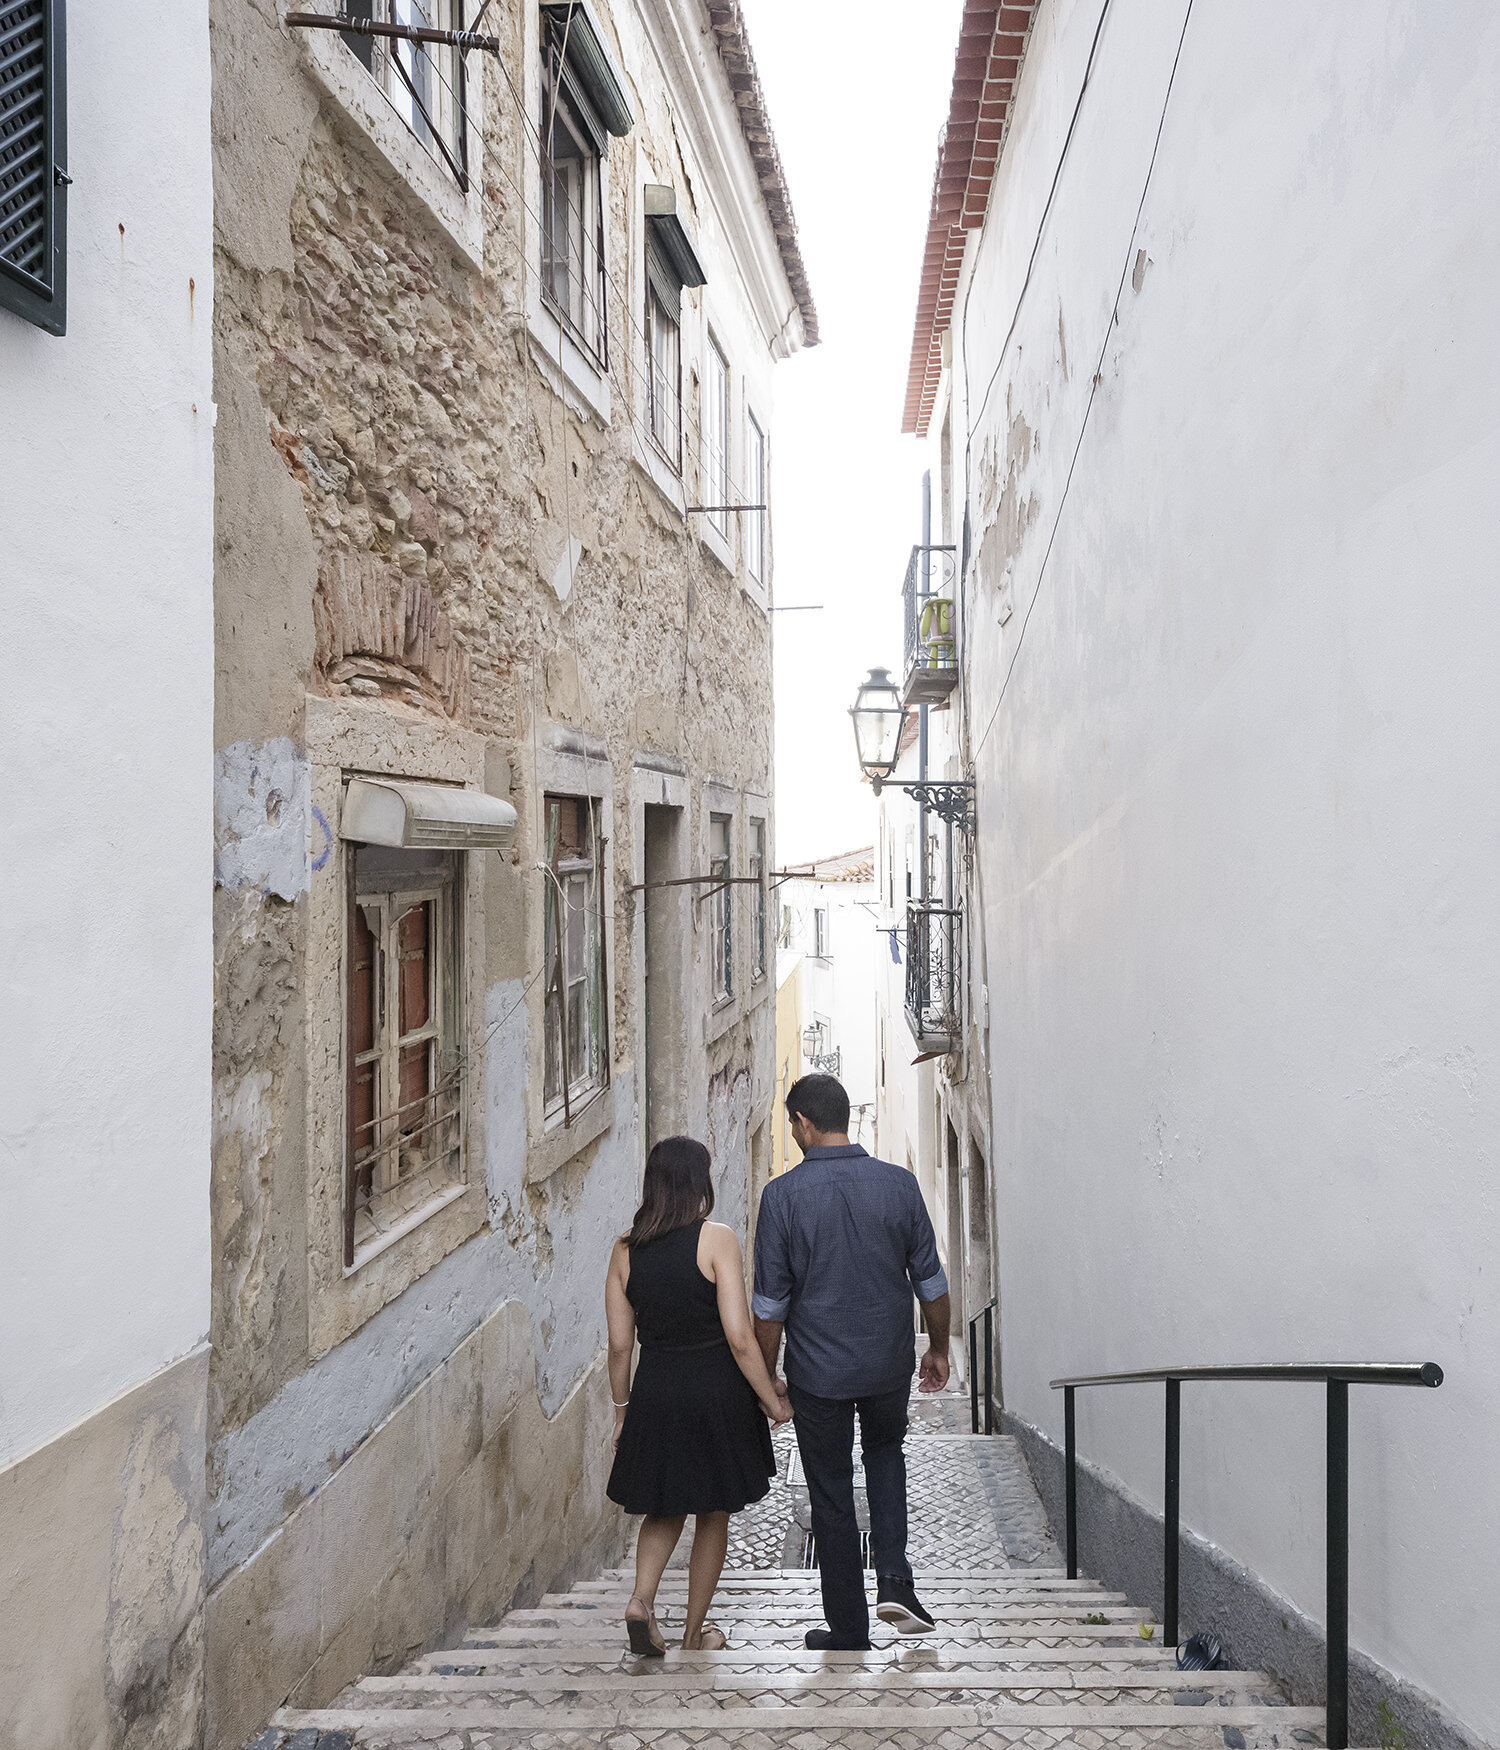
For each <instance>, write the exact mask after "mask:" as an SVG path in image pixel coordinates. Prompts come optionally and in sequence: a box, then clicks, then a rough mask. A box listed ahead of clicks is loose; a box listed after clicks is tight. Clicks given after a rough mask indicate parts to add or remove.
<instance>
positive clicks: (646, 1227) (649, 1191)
mask: <svg viewBox="0 0 1500 1750" xmlns="http://www.w3.org/2000/svg"><path fill="white" fill-rule="evenodd" d="M711 1164H712V1163H711V1161H710V1158H709V1153H708V1150H707V1149H706V1148H705V1147H704V1146H703V1144H702V1143H701V1142H694V1141H693V1139H692V1137H690V1136H664V1137H663V1138H662V1139H661V1141H660V1142H659V1143H657V1145H656V1147H655V1148H653V1149H652V1151H651V1153H650V1154H649V1155H647V1156H646V1182H645V1184H644V1185H642V1187H641V1206H640V1208H639V1209H638V1210H636V1212H635V1220H634V1221H633V1222H632V1223H631V1224H630V1232H629V1233H628V1234H626V1236H625V1244H626V1245H627V1246H643V1245H645V1243H646V1241H647V1240H658V1239H660V1238H661V1236H662V1235H663V1234H669V1233H671V1232H672V1231H673V1230H674V1229H675V1228H679V1227H686V1226H687V1224H688V1223H689V1222H690V1221H701V1220H702V1219H703V1217H704V1216H707V1215H711V1214H712V1213H713V1207H714V1182H713V1179H712V1177H711V1176H710V1172H709V1168H710V1166H711Z"/></svg>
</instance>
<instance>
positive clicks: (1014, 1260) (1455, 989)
mask: <svg viewBox="0 0 1500 1750" xmlns="http://www.w3.org/2000/svg"><path fill="white" fill-rule="evenodd" d="M969 11H970V12H971V13H973V14H974V15H975V19H976V21H977V22H976V23H975V31H976V35H975V39H974V40H975V42H976V43H977V42H979V36H978V34H977V33H978V31H979V28H980V24H981V23H982V22H983V21H980V20H978V15H979V14H980V13H983V12H985V11H986V8H984V7H983V6H980V5H977V4H976V5H975V6H972V7H971V8H970V9H969ZM988 13H989V15H990V24H991V25H993V24H994V23H995V16H994V15H995V13H996V9H995V8H994V7H990V8H988ZM1000 31H1001V32H1002V33H1010V35H1005V36H1002V35H1000V34H997V35H996V36H995V38H994V44H993V47H991V46H990V44H989V41H988V39H986V40H985V42H984V43H983V44H981V49H982V51H983V54H988V55H989V56H990V62H989V71H988V72H986V69H985V66H984V65H983V55H981V65H980V74H981V77H993V78H994V79H995V81H996V90H995V94H994V95H995V107H994V108H993V109H985V108H983V107H981V109H980V111H979V113H980V116H981V121H980V123H979V127H980V131H981V133H982V132H983V130H984V128H985V127H987V126H989V125H990V122H991V121H994V122H995V126H996V134H997V135H998V134H1000V133H1003V139H1002V138H998V137H990V138H988V139H987V140H985V141H982V142H981V146H976V147H975V148H974V150H973V152H972V156H971V158H970V160H969V161H968V163H967V166H966V165H965V164H964V163H961V162H958V161H957V154H958V147H957V145H956V144H955V142H958V141H959V140H960V135H961V129H959V128H956V127H955V124H954V123H952V122H950V132H949V140H948V143H947V146H946V147H945V151H946V152H947V154H948V156H947V158H946V159H945V162H944V166H943V171H942V174H941V175H940V178H939V184H938V191H937V193H936V195H935V197H934V207H933V221H932V231H931V232H930V234H929V254H928V264H927V266H928V273H927V276H926V278H925V279H924V290H923V303H922V309H921V311H920V312H919V318H918V336H917V345H916V347H915V349H914V354H913V369H912V379H911V395H910V399H909V401H908V423H909V426H910V427H912V428H914V429H917V430H919V432H920V433H921V434H922V435H924V436H926V437H927V439H928V441H929V442H930V444H931V453H932V466H933V471H934V479H935V480H937V479H941V481H942V499H943V503H944V508H945V512H946V513H947V514H946V516H945V524H946V527H947V528H948V529H949V530H950V531H951V532H952V533H951V538H953V539H954V540H956V541H958V542H960V543H961V546H962V552H963V559H964V567H963V587H962V597H961V610H962V622H961V628H960V639H961V650H962V658H961V666H962V670H963V681H962V686H961V688H960V690H959V692H958V693H956V694H955V709H956V710H957V711H958V713H959V717H958V722H957V726H956V727H957V735H956V739H955V742H954V752H955V753H956V755H957V756H958V759H959V760H960V762H961V765H960V767H959V769H960V770H963V771H965V772H967V773H969V774H971V775H972V777H973V779H974V781H975V784H976V806H977V812H978V822H979V825H978V832H977V836H976V838H975V841H974V849H975V856H974V866H973V869H972V872H971V875H970V878H969V880H968V882H967V884H966V888H965V905H966V907H967V909H968V916H969V920H970V925H969V939H970V943H971V951H972V953H973V955H974V959H973V961H972V963H971V968H970V975H969V979H968V981H967V998H966V1001H967V1010H966V1016H965V1033H964V1038H965V1043H966V1049H967V1051H968V1053H969V1058H968V1061H969V1062H970V1064H972V1063H973V1062H974V1061H976V1060H981V1061H983V1062H984V1063H986V1064H987V1066H988V1076H989V1083H988V1088H987V1092H986V1097H985V1099H984V1101H983V1105H984V1108H985V1110H984V1114H983V1117H984V1121H985V1123H986V1124H987V1127H988V1130H989V1134H990V1136H991V1138H992V1141H993V1152H992V1155H991V1160H992V1164H993V1179H994V1232H995V1245H996V1263H997V1268H998V1287H999V1292H1000V1297H1001V1313H1002V1354H1003V1376H1002V1385H1003V1393H1004V1404H1005V1410H1006V1415H1007V1424H1006V1425H1007V1428H1008V1429H1009V1430H1011V1431H1013V1432H1016V1433H1019V1434H1020V1435H1021V1437H1022V1439H1023V1441H1024V1442H1025V1443H1026V1446H1027V1450H1028V1453H1029V1454H1030V1456H1031V1458H1032V1460H1033V1463H1034V1466H1035V1468H1036V1470H1037V1474H1038V1477H1039V1480H1041V1481H1042V1482H1043V1484H1044V1492H1047V1493H1049V1498H1050V1499H1051V1500H1052V1501H1053V1502H1054V1503H1057V1502H1058V1500H1059V1496H1058V1493H1057V1484H1058V1480H1059V1472H1060V1460H1059V1456H1058V1445H1059V1443H1060V1441H1061V1438H1062V1404H1061V1401H1060V1396H1061V1394H1059V1393H1056V1392H1053V1391H1050V1390H1049V1389H1048V1381H1049V1380H1050V1379H1051V1378H1053V1377H1056V1376H1059V1375H1067V1374H1077V1373H1088V1372H1096V1371H1106V1370H1114V1369H1124V1368H1129V1367H1148V1366H1170V1365H1175V1364H1186V1363H1192V1362H1202V1363H1206V1364H1215V1363H1217V1364H1224V1363H1231V1362H1244V1361H1267V1362H1280V1361H1299V1360H1306V1361H1354V1360H1382V1361H1383V1360H1398V1359H1399V1360H1403V1361H1424V1360H1428V1359H1434V1360H1437V1361H1438V1362H1440V1363H1441V1365H1442V1366H1443V1367H1444V1369H1445V1370H1446V1373H1447V1378H1446V1380H1445V1382H1444V1384H1443V1387H1442V1389H1441V1390H1440V1391H1438V1392H1395V1391H1386V1392H1382V1391H1378V1390H1368V1391H1364V1392H1360V1391H1359V1390H1356V1391H1355V1393H1354V1401H1353V1406H1352V1410H1351V1466H1352V1481H1351V1491H1352V1493H1351V1526H1352V1529H1351V1542H1352V1548H1353V1556H1352V1564H1351V1599H1350V1610H1351V1639H1352V1648H1353V1651H1352V1661H1351V1676H1352V1704H1353V1712H1352V1721H1351V1726H1352V1731H1353V1734H1354V1737H1353V1741H1356V1742H1367V1743H1368V1742H1375V1741H1377V1740H1378V1741H1380V1742H1383V1743H1413V1744H1414V1743H1424V1744H1434V1745H1436V1744H1459V1743H1469V1744H1474V1743H1481V1742H1484V1743H1488V1742H1493V1741H1494V1739H1495V1737H1496V1735H1497V1733H1500V1684H1497V1675H1496V1663H1495V1660H1494V1657H1493V1646H1492V1643H1493V1638H1494V1637H1493V1634H1492V1632H1491V1628H1490V1620H1491V1618H1492V1616H1493V1611H1492V1609H1491V1608H1490V1605H1489V1603H1488V1578H1487V1575H1488V1565H1487V1557H1486V1556H1485V1555H1484V1554H1483V1553H1482V1552H1486V1551H1488V1550H1490V1549H1492V1548H1494V1547H1495V1546H1496V1544H1497V1541H1500V1522H1497V1520H1496V1512H1497V1502H1500V1476H1497V1473H1496V1469H1495V1466H1496V1457H1495V1454H1496V1451H1497V1442H1496V1438H1495V1424H1496V1414H1497V1404H1500V1374H1497V1371H1496V1362H1495V1357H1496V1356H1497V1354H1500V1343H1497V1333H1500V1322H1497V1321H1500V1300H1497V1298H1496V1287H1495V1283H1494V1281H1493V1276H1494V1271H1493V1269H1492V1265H1491V1260H1492V1258H1493V1254H1494V1250H1495V1243H1496V1238H1497V1226H1496V1212H1495V1199H1494V1195H1493V1178H1494V1174H1493V1160H1492V1148H1491V1143H1490V1141H1489V1139H1490V1138H1491V1137H1492V1136H1493V1134H1494V1131H1495V1119H1496V1094H1495V1088H1496V1078H1495V1071H1496V1063H1497V1059H1500V1034H1497V1021H1500V1003H1497V1002H1496V1000H1495V998H1496V988H1497V976H1496V975H1497V968H1500V933H1497V930H1496V911H1495V906H1494V866H1495V861H1496V850H1497V848H1500V815H1497V812H1496V806H1495V790H1494V786H1493V784H1492V783H1490V782H1489V779H1488V773H1489V762H1488V752H1487V750H1488V749H1489V748H1490V746H1491V745H1492V744H1493V742H1494V740H1495V736H1496V732H1497V728H1500V725H1497V723H1496V697H1497V695H1496V690H1495V687H1494V685H1493V674H1494V671H1495V668H1496V663H1497V659H1500V621H1497V618H1496V612H1495V601H1496V597H1495V591H1494V589H1493V572H1494V562H1493V541H1492V538H1491V523H1492V516H1491V512H1490V504H1491V502H1492V500H1493V496H1494V494H1493V486H1492V479H1493V475H1494V471H1495V461H1496V453H1497V432H1496V420H1495V407H1496V404H1497V389H1500V382H1497V374H1496V358H1497V354H1496V350H1495V347H1494V344H1493V335H1492V320H1491V313H1490V306H1491V302H1492V298H1491V291H1492V287H1493V281H1494V270H1495V266H1496V263H1497V260H1500V230H1497V225H1496V206H1495V202H1494V200H1493V188H1492V175H1491V167H1492V164H1493V160H1494V154H1495V150H1496V145H1497V132H1496V114H1495V106H1494V103H1493V91H1494V85H1495V80H1496V76H1497V69H1500V32H1497V21H1496V19H1495V17H1494V15H1493V13H1492V12H1491V11H1490V9H1488V8H1486V7H1484V6H1477V5H1460V6H1456V7H1451V8H1442V9H1432V8H1427V7H1421V6H1415V5H1409V4H1402V3H1396V0H1392V3H1390V4H1379V5H1373V6H1372V5H1363V4H1335V5H1328V6H1322V7H1317V8H1306V7H1300V6H1295V5H1271V6H1263V7H1257V8H1254V9H1245V8H1236V7H1232V6H1230V7H1224V6H1212V5H1203V4H1201V3H1200V4H1198V5H1196V6H1191V7H1190V6H1188V5H1187V4H1186V0H1161V3H1157V0H1129V3H1123V0H1116V4H1114V5H1113V6H1110V7H1107V8H1103V9H1101V7H1100V6H1099V5H1098V4H1097V3H1095V0H1089V3H1086V4H1085V3H1083V0H1041V3H1040V4H1037V5H1036V6H1034V7H1030V6H1028V7H1024V8H1017V9H1012V10H1010V11H1007V13H1006V14H1005V16H1004V18H1003V19H1001V20H1000ZM969 46H970V47H972V45H969ZM961 52H962V51H961ZM1017 62H1019V66H1018V67H1017V65H1016V63H1017ZM1002 87H1003V89H1002ZM997 118H1003V119H997ZM970 131H971V134H972V132H973V129H972V127H971V130H970ZM981 147H982V149H981ZM965 150H967V148H965ZM949 506H951V511H950V510H949V508H948V507H949ZM951 1061H952V1060H950V1062H951ZM973 1104H974V1103H973V1102H971V1106H972V1105H973ZM971 1116H972V1113H971ZM1182 1407H1183V1423H1182V1426H1183V1484H1182V1515H1183V1524H1184V1527H1185V1532H1186V1536H1185V1546H1184V1548H1185V1553H1184V1558H1183V1559H1184V1564H1185V1566H1184V1570H1183V1572H1184V1581H1183V1585H1184V1592H1183V1611H1184V1622H1185V1628H1186V1627H1194V1628H1196V1627H1200V1626H1201V1627H1205V1628H1214V1629H1216V1630H1218V1631H1219V1632H1221V1633H1222V1634H1223V1635H1224V1636H1225V1639H1226V1641H1227V1642H1228V1644H1229V1646H1230V1649H1231V1652H1232V1654H1233V1656H1235V1657H1236V1658H1237V1659H1239V1660H1240V1661H1241V1662H1243V1663H1246V1664H1247V1665H1252V1666H1259V1667H1262V1668H1268V1669H1270V1670H1271V1671H1273V1672H1274V1673H1276V1674H1277V1675H1278V1676H1279V1677H1280V1678H1281V1679H1282V1680H1283V1682H1284V1683H1286V1685H1287V1686H1288V1687H1289V1689H1290V1691H1291V1693H1292V1694H1293V1696H1294V1697H1295V1698H1297V1699H1303V1698H1316V1697H1318V1696H1319V1695H1320V1694H1321V1683H1322V1677H1321V1648H1320V1642H1321V1638H1322V1623H1323V1620H1324V1616H1323V1612H1324V1592H1323V1587H1324V1575H1323V1562H1324V1547H1323V1488H1324V1477H1323V1467H1324V1446H1323V1438H1324V1436H1323V1426H1322V1418H1323V1404H1322V1394H1321V1393H1319V1392H1318V1391H1317V1390H1316V1389H1306V1388H1302V1389H1294V1388H1278V1389H1267V1388H1256V1387H1247V1386H1234V1385H1221V1386H1215V1387H1205V1388H1202V1389H1201V1390H1191V1389H1189V1388H1187V1387H1184V1390H1183V1399H1182ZM1161 1414H1162V1410H1161V1400H1160V1394H1159V1392H1158V1391H1152V1390H1136V1391H1129V1390H1125V1391H1117V1392H1114V1391H1112V1392H1108V1393H1097V1394H1092V1395H1089V1394H1085V1396H1084V1397H1083V1398H1082V1399H1081V1400H1080V1404H1079V1417H1078V1437H1079V1443H1080V1450H1081V1452H1082V1454H1083V1455H1084V1457H1085V1458H1086V1459H1087V1460H1088V1461H1089V1466H1090V1468H1089V1470H1088V1472H1087V1476H1086V1480H1085V1484H1084V1492H1083V1503H1084V1512H1085V1518H1084V1542H1083V1548H1082V1552H1081V1559H1082V1561H1083V1563H1084V1565H1085V1567H1086V1568H1087V1570H1088V1571H1089V1572H1091V1573H1099V1574H1103V1575H1104V1576H1105V1577H1106V1578H1108V1579H1110V1580H1112V1581H1113V1582H1115V1583H1119V1584H1123V1585H1126V1586H1127V1587H1129V1588H1130V1589H1131V1591H1132V1595H1133V1596H1139V1597H1141V1598H1142V1599H1143V1600H1144V1601H1148V1602H1154V1601H1155V1600H1156V1598H1157V1597H1158V1596H1159V1593H1158V1590H1157V1589H1158V1587H1159V1585H1160V1537H1161V1523H1160V1517H1159V1514H1160V1506H1161V1500H1162V1493H1161V1491H1162V1446H1161V1438H1162V1436H1161Z"/></svg>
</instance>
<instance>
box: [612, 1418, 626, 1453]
mask: <svg viewBox="0 0 1500 1750" xmlns="http://www.w3.org/2000/svg"><path fill="white" fill-rule="evenodd" d="M624 1427H625V1412H624V1411H623V1410H616V1411H615V1437H614V1440H613V1441H612V1442H611V1443H610V1450H611V1451H612V1452H618V1451H619V1450H620V1435H621V1433H622V1432H623V1431H624Z"/></svg>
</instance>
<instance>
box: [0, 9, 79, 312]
mask: <svg viewBox="0 0 1500 1750" xmlns="http://www.w3.org/2000/svg"><path fill="white" fill-rule="evenodd" d="M38 6H39V12H40V18H41V26H42V42H41V67H40V74H41V90H42V137H41V140H40V142H39V143H38V144H37V145H36V146H35V147H33V148H32V153H33V154H40V158H41V162H40V164H39V165H38V166H37V169H36V170H35V171H33V172H32V176H33V177H35V176H37V175H40V176H41V179H42V186H41V207H42V211H41V219H42V263H43V265H44V266H45V269H46V271H45V273H44V274H37V273H33V272H32V271H31V270H30V269H29V268H26V267H23V266H21V265H20V263H19V262H14V261H10V260H7V259H5V258H4V257H0V309H4V310H9V311H10V313H11V314H12V315H14V316H18V317H20V319H21V320H22V321H23V322H29V323H30V324H31V325H32V326H33V327H34V328H40V329H41V330H42V331H43V332H44V333H46V334H53V335H58V336H61V335H64V334H66V333H67V329H68V180H69V179H68V174H67V169H66V164H67V157H68V80H67V21H66V14H65V7H64V0H38ZM17 78H18V79H19V78H20V75H17ZM12 138H13V139H14V138H15V136H12ZM12 162H13V163H20V162H22V160H20V159H16V160H13V161H12ZM28 180H29V179H28ZM17 186H19V185H17ZM12 194H14V190H12Z"/></svg>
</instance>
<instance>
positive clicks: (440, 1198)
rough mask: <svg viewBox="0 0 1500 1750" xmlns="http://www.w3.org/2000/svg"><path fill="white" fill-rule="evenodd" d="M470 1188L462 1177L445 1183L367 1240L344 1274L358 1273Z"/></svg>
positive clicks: (346, 1266)
mask: <svg viewBox="0 0 1500 1750" xmlns="http://www.w3.org/2000/svg"><path fill="white" fill-rule="evenodd" d="M468 1189H469V1187H468V1186H467V1185H466V1184H464V1182H463V1181H462V1180H461V1179H460V1180H458V1181H456V1182H455V1183H454V1184H452V1185H445V1186H444V1187H443V1189H442V1190H441V1191H438V1192H435V1193H434V1194H433V1195H432V1196H431V1197H429V1198H428V1199H427V1201H426V1202H425V1203H423V1204H421V1205H420V1206H419V1207H418V1208H416V1209H414V1210H412V1212H411V1213H410V1214H409V1215H405V1216H403V1217H402V1218H401V1220H400V1221H398V1222H397V1223H396V1224H395V1226H394V1227H391V1228H388V1229H387V1230H386V1231H385V1232H384V1233H383V1234H381V1235H379V1236H378V1237H377V1238H376V1239H373V1240H367V1241H366V1242H365V1244H364V1245H362V1246H361V1247H360V1248H359V1250H358V1251H357V1252H355V1254H354V1262H353V1263H352V1264H346V1265H345V1266H344V1276H345V1278H346V1279H347V1278H348V1277H350V1276H353V1275H356V1274H357V1273H358V1272H359V1271H360V1270H362V1269H363V1268H364V1266H365V1265H366V1264H369V1263H372V1262H373V1261H374V1260H375V1259H376V1258H378V1257H379V1256H380V1255H381V1253H382V1252H388V1251H390V1249H391V1247H392V1246H394V1245H396V1244H397V1243H398V1242H399V1241H401V1240H404V1239H405V1238H406V1236H407V1235H408V1234H409V1233H411V1232H413V1231H414V1230H415V1229H416V1228H419V1227H420V1226H421V1225H422V1223H423V1222H424V1221H430V1220H431V1219H432V1217H433V1216H434V1215H437V1214H439V1213H440V1212H441V1211H442V1210H444V1209H446V1208H447V1207H448V1205H449V1204H450V1203H456V1202H457V1201H458V1199H459V1198H460V1197H462V1196H463V1195H464V1193H465V1192H466V1191H467V1190H468Z"/></svg>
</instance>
